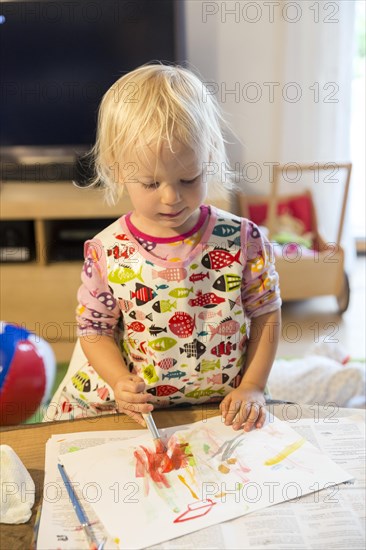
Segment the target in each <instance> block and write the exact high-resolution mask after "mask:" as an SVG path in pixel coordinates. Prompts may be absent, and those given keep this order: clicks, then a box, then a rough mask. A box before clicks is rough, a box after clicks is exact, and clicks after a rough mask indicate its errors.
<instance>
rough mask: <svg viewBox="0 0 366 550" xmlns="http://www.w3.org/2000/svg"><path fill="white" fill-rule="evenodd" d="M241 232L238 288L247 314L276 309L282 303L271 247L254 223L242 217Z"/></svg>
mask: <svg viewBox="0 0 366 550" xmlns="http://www.w3.org/2000/svg"><path fill="white" fill-rule="evenodd" d="M242 231H243V235H242V243H243V247H244V248H243V249H244V256H245V257H246V265H245V268H244V271H243V281H242V287H241V295H242V301H243V305H244V310H245V312H246V314H247V315H248V317H258V316H259V315H264V314H265V313H269V312H271V311H275V310H276V309H278V308H280V307H281V303H282V302H281V297H280V291H279V285H278V274H277V272H276V269H275V263H274V253H273V247H272V245H271V243H270V242H269V241H268V239H267V238H266V237H265V236H264V235H263V234H262V232H261V231H260V230H259V228H258V226H257V225H256V224H255V223H253V222H251V221H249V220H244V222H243V229H242Z"/></svg>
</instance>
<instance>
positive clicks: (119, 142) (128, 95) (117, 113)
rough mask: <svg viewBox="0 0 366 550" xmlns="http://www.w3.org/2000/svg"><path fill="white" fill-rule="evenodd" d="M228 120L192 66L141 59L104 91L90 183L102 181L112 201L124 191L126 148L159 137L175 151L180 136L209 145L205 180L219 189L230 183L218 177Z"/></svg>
mask: <svg viewBox="0 0 366 550" xmlns="http://www.w3.org/2000/svg"><path fill="white" fill-rule="evenodd" d="M225 125H226V123H225V121H224V119H223V116H222V114H221V112H220V108H219V105H218V103H217V101H216V99H215V98H214V97H213V96H212V95H211V94H209V92H208V90H207V88H206V86H205V84H204V83H203V82H202V81H201V80H200V79H199V78H198V77H197V76H196V75H195V74H194V73H193V72H191V71H190V70H188V69H185V68H184V67H181V66H173V65H163V64H157V63H155V64H147V65H142V66H141V67H139V68H137V69H135V70H134V71H132V72H130V73H128V74H126V75H124V76H122V77H121V78H120V79H119V80H117V81H116V82H115V83H114V84H113V85H112V86H111V88H110V89H109V90H108V91H107V92H106V93H105V95H104V96H103V99H102V102H101V104H100V109H99V115H98V127H97V139H96V143H95V145H94V147H93V149H92V150H91V152H90V154H91V155H92V158H93V162H94V171H95V177H94V179H93V181H92V182H91V185H95V184H101V185H102V186H103V187H104V189H105V192H106V198H107V201H108V202H109V203H111V204H114V203H115V202H116V201H117V200H118V199H119V198H120V196H121V195H122V193H123V184H122V182H121V178H120V177H119V169H120V165H121V164H123V165H125V164H126V163H128V152H129V151H131V149H132V148H133V147H136V146H137V145H139V144H141V145H143V144H145V145H147V144H151V143H157V145H158V148H159V146H160V145H161V144H162V142H163V141H166V142H167V143H168V144H169V147H170V149H171V151H172V152H173V153H174V151H173V148H172V147H173V146H172V142H173V140H174V139H177V140H178V141H179V142H181V143H183V144H184V145H186V146H189V147H192V148H193V147H194V149H195V150H197V151H199V152H203V151H206V150H207V151H208V152H209V158H208V159H207V160H208V161H210V162H211V163H213V165H212V166H213V169H212V170H210V175H208V176H207V183H212V184H213V185H214V186H216V189H215V190H216V191H220V186H219V185H218V184H219V183H222V185H223V186H224V187H226V189H230V188H232V182H231V181H230V178H227V179H226V178H225V181H224V182H220V173H221V168H222V167H223V166H227V165H228V160H227V155H226V149H225V139H224V137H223V130H224V126H225ZM158 150H159V149H158ZM116 169H117V174H118V175H116ZM213 172H215V174H213ZM215 190H214V191H215Z"/></svg>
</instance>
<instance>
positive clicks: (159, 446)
mask: <svg viewBox="0 0 366 550" xmlns="http://www.w3.org/2000/svg"><path fill="white" fill-rule="evenodd" d="M142 416H143V419H144V420H145V422H146V426H147V428H148V430H149V432H150V433H151V436H152V438H153V440H154V443H155V447H156V450H157V451H158V452H165V451H166V447H165V445H164V443H163V441H162V439H161V435H160V433H159V430H158V429H157V427H156V424H155V422H154V419H153V416H152V414H151V413H150V412H149V413H142Z"/></svg>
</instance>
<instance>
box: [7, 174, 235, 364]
mask: <svg viewBox="0 0 366 550" xmlns="http://www.w3.org/2000/svg"><path fill="white" fill-rule="evenodd" d="M0 195H1V196H0V198H1V200H0V214H1V216H0V217H1V220H2V221H17V220H18V221H24V220H30V221H31V222H32V223H33V226H34V247H35V251H34V252H35V253H34V257H35V259H34V260H33V261H29V262H19V263H10V262H9V263H8V262H4V263H2V265H1V268H0V269H1V271H0V276H1V287H0V300H1V310H0V312H1V317H0V318H1V319H2V320H3V321H7V322H9V323H15V324H19V325H22V326H24V327H25V328H27V329H28V330H31V331H34V332H36V333H37V334H38V335H39V336H41V337H42V338H44V339H45V340H48V341H49V342H50V344H51V345H52V348H53V349H54V351H55V353H56V357H57V360H58V361H68V360H69V359H70V357H71V353H72V350H73V347H74V345H75V341H76V324H75V308H76V305H77V302H76V292H77V289H78V287H79V286H80V274H81V268H82V258H80V259H79V260H77V261H75V259H73V257H71V255H70V257H67V256H65V257H64V258H63V259H61V260H60V259H57V258H56V257H55V250H58V244H57V243H55V241H54V228H55V224H60V222H62V224H63V225H64V229H67V228H69V227H70V224H71V223H72V224H75V221H76V222H77V223H79V225H80V229H81V230H82V233H85V231H86V228H87V227H89V226H88V224H90V222H91V220H96V221H98V220H99V221H100V222H102V223H103V227H105V226H106V225H107V223H106V220H107V219H110V220H111V221H113V220H115V219H117V218H118V217H119V216H121V215H122V214H125V213H127V212H129V211H130V210H131V208H132V206H131V202H130V200H129V199H128V197H127V196H126V197H123V198H122V199H121V201H120V202H119V204H117V205H116V206H112V207H110V206H108V205H107V204H106V203H105V202H104V198H103V194H102V192H101V190H100V189H85V188H84V189H80V188H77V187H75V186H74V185H73V184H72V183H71V181H60V182H40V183H30V182H29V183H24V182H16V181H14V182H13V181H12V182H2V183H1V182H0ZM211 202H212V204H215V205H216V206H218V207H219V208H222V209H224V210H230V200H229V198H227V199H225V198H223V199H221V200H212V201H211ZM94 234H95V232H93V233H91V234H90V235H89V236H90V237H93V235H94ZM84 240H86V239H84ZM81 247H82V245H81ZM66 251H67V247H66ZM80 252H82V251H80Z"/></svg>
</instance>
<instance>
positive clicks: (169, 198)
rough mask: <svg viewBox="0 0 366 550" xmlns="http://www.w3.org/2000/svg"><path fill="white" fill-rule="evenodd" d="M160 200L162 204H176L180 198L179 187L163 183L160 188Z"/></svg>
mask: <svg viewBox="0 0 366 550" xmlns="http://www.w3.org/2000/svg"><path fill="white" fill-rule="evenodd" d="M161 199H162V202H163V203H164V204H176V203H177V202H179V201H180V200H181V197H180V193H179V189H178V187H177V186H176V185H170V184H169V185H164V186H163V188H162V197H161Z"/></svg>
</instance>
